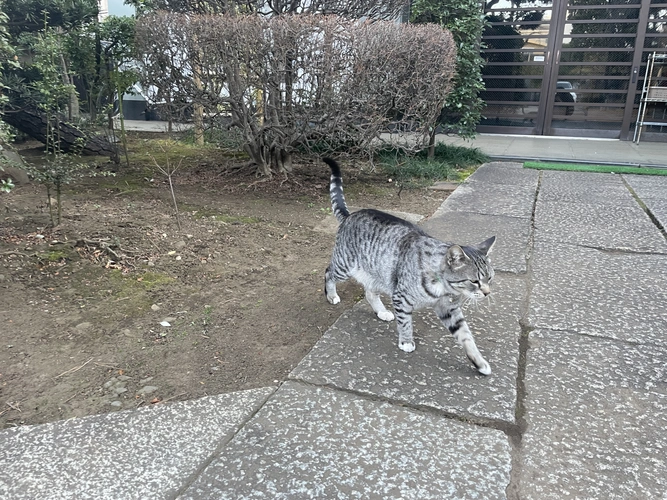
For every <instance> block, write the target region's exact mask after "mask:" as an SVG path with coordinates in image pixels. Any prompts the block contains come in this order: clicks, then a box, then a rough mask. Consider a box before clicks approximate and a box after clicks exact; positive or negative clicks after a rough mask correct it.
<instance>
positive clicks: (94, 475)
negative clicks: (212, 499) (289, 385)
mask: <svg viewBox="0 0 667 500" xmlns="http://www.w3.org/2000/svg"><path fill="white" fill-rule="evenodd" d="M274 391H275V388H264V389H253V390H248V391H240V392H234V393H230V394H222V395H219V396H210V397H204V398H201V399H197V400H193V401H185V402H178V403H172V404H164V405H161V406H152V407H150V408H142V409H139V410H134V411H122V412H115V413H110V414H106V415H98V416H92V417H85V418H81V419H71V420H64V421H60V422H54V423H50V424H44V425H36V426H25V427H18V428H15V429H10V430H5V431H1V432H0V498H7V499H9V498H11V499H13V500H15V499H23V498H25V499H33V500H34V499H38V498H39V499H41V498H49V499H76V500H80V499H88V498H89V499H95V500H99V499H113V500H116V499H119V498H123V499H134V498H136V499H145V498H172V497H173V496H174V495H175V494H176V493H177V492H178V490H179V489H180V488H182V487H183V486H184V485H185V484H186V481H187V480H188V478H189V477H190V476H191V475H192V474H194V473H195V472H196V470H197V468H198V467H200V466H201V465H202V464H203V463H204V462H205V461H206V460H207V459H208V458H209V457H210V456H211V455H212V454H213V453H214V452H215V450H216V449H217V447H218V446H219V445H220V444H221V443H223V442H224V441H225V440H228V439H231V437H232V435H233V434H234V432H236V431H237V429H238V428H239V427H240V425H241V424H242V423H243V422H244V421H245V420H247V419H248V418H249V417H250V416H251V415H252V414H253V413H254V412H255V411H256V410H257V409H258V408H259V407H260V406H261V404H262V403H264V401H265V400H266V399H267V398H268V397H269V395H270V394H271V393H273V392H274Z"/></svg>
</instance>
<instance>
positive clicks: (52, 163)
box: [25, 151, 115, 226]
mask: <svg viewBox="0 0 667 500" xmlns="http://www.w3.org/2000/svg"><path fill="white" fill-rule="evenodd" d="M25 170H26V172H27V174H28V175H29V176H30V177H32V178H33V179H34V180H35V181H36V182H38V183H39V184H42V185H43V186H44V187H45V188H46V198H47V205H48V207H49V216H50V218H51V225H52V226H57V225H59V224H60V222H61V220H62V190H63V186H64V185H66V184H71V183H73V182H75V181H77V180H79V179H82V178H85V177H95V176H98V175H103V176H113V175H115V174H114V173H113V172H107V171H97V170H95V169H94V168H93V167H91V165H89V164H87V163H84V162H82V161H81V158H80V156H79V155H75V154H72V153H68V154H66V153H62V152H60V151H57V152H55V153H53V154H50V155H46V157H45V159H44V162H43V163H42V164H41V165H38V164H26V166H25ZM53 193H55V195H56V207H57V212H56V213H55V216H54V211H53V203H52V197H51V195H52V194H53Z"/></svg>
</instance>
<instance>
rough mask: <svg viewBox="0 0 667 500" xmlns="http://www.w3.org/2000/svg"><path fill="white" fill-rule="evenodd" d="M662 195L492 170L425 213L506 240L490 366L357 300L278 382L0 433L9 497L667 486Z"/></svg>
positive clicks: (626, 494)
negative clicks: (409, 331)
mask: <svg viewBox="0 0 667 500" xmlns="http://www.w3.org/2000/svg"><path fill="white" fill-rule="evenodd" d="M665 200H667V177H653V176H631V175H623V176H620V175H613V174H584V173H572V172H553V171H549V172H547V171H545V172H538V171H535V170H527V169H523V168H521V165H520V164H516V163H515V164H513V163H490V164H487V165H485V166H483V167H481V168H480V169H479V170H478V171H477V172H476V173H475V174H474V175H473V176H472V177H471V178H470V179H469V180H468V181H467V182H465V183H464V184H462V185H461V186H459V188H458V189H457V190H456V191H455V192H454V193H453V194H452V195H451V196H450V197H449V198H448V199H447V201H446V202H445V203H444V204H443V206H442V207H441V208H440V210H438V212H437V213H436V214H434V215H433V216H432V217H431V218H429V219H428V220H427V221H425V222H423V223H422V225H423V227H425V228H426V230H427V231H429V232H431V233H432V234H433V235H435V236H437V237H440V238H441V239H443V240H446V241H456V242H460V243H464V244H466V243H475V242H479V241H481V240H483V239H485V238H487V237H489V236H491V235H494V234H495V235H497V237H498V241H497V245H496V248H494V252H493V262H494V265H495V268H496V270H497V274H496V276H497V283H496V284H495V285H494V291H493V294H492V296H493V300H492V301H490V302H489V303H487V304H486V305H484V306H482V307H479V308H478V309H474V310H471V311H468V312H467V316H468V318H469V323H470V325H471V329H472V330H473V332H474V334H475V336H476V339H477V341H478V345H479V347H480V350H481V351H482V353H483V354H484V355H485V357H486V358H487V360H488V361H489V362H490V363H491V366H492V368H493V370H494V371H493V374H492V375H491V376H490V377H483V376H481V375H478V374H477V373H476V372H475V370H473V368H472V366H471V365H470V364H469V363H468V362H467V360H466V359H465V356H464V355H463V353H462V350H461V349H460V348H459V347H457V346H455V345H454V343H453V341H452V339H451V338H449V336H448V335H446V334H444V332H443V328H442V327H441V326H440V325H439V324H438V321H437V318H435V315H434V314H433V313H432V312H427V311H424V312H423V313H421V314H417V315H416V339H417V349H416V351H415V352H413V353H411V354H406V353H404V352H402V351H400V350H398V349H397V347H396V333H395V326H394V325H393V324H387V323H383V322H381V321H379V320H378V319H376V318H375V316H374V315H373V314H372V313H371V310H370V308H369V307H368V306H367V304H365V303H359V304H357V305H356V306H354V308H352V309H351V310H349V311H348V312H346V313H344V314H343V315H342V316H341V318H340V319H339V320H338V321H337V322H336V324H335V325H334V326H333V327H332V328H331V329H329V330H328V331H327V332H326V333H325V334H324V336H323V337H322V339H321V340H320V341H319V342H318V343H317V344H316V346H315V347H314V349H313V350H312V351H311V352H310V354H308V355H307V356H306V357H305V358H304V359H303V361H302V362H301V363H300V364H299V365H298V366H297V367H296V368H295V369H294V370H293V372H292V373H291V374H290V375H289V377H288V380H287V381H286V382H285V383H283V384H281V385H280V386H279V387H271V388H265V389H256V390H252V391H244V392H240V393H232V394H225V395H220V396H215V397H210V398H204V399H201V400H195V401H188V402H180V403H174V404H171V405H165V406H163V407H160V408H146V409H140V410H136V411H126V412H118V413H113V414H108V415H101V416H95V417H88V418H82V419H77V420H68V421H63V422H55V423H51V424H46V425H40V426H32V427H22V428H17V429H11V430H7V431H2V432H0V498H3V499H4V498H8V499H20V498H26V499H28V498H30V499H33V498H40V499H41V498H58V499H60V498H71V499H81V498H91V499H93V498H94V499H101V498H110V499H119V498H123V499H125V498H137V499H140V498H142V499H143V498H184V499H210V498H229V499H238V498H267V499H280V498H284V499H293V498H296V499H302V498H304V499H305V498H322V499H330V498H340V499H348V498H359V499H367V498H379V499H384V498H405V499H420V500H421V499H449V498H462V499H468V498H483V499H496V498H511V499H518V498H521V499H535V500H543V499H562V498H580V499H634V498H637V499H640V498H641V499H660V498H667V494H666V493H665V492H667V431H666V429H667V307H666V304H667V235H666V234H665V231H664V228H665V227H667V201H665ZM323 300H324V299H323Z"/></svg>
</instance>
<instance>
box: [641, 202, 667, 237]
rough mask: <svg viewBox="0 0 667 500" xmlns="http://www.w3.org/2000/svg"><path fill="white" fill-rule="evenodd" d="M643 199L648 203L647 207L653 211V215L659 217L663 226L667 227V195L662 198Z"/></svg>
mask: <svg viewBox="0 0 667 500" xmlns="http://www.w3.org/2000/svg"><path fill="white" fill-rule="evenodd" d="M642 201H643V202H644V204H645V205H646V208H648V209H649V210H650V211H651V213H652V214H653V217H655V218H656V219H658V222H659V223H660V225H661V226H662V228H663V229H667V195H665V198H662V199H657V198H647V199H644V200H642Z"/></svg>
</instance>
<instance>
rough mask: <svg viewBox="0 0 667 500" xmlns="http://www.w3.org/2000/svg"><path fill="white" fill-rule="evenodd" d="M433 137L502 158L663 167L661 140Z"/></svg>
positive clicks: (665, 149) (666, 158)
mask: <svg viewBox="0 0 667 500" xmlns="http://www.w3.org/2000/svg"><path fill="white" fill-rule="evenodd" d="M436 141H437V142H444V143H445V144H453V145H455V146H466V147H476V148H479V149H480V150H482V151H483V152H484V153H486V154H487V155H489V156H490V157H491V158H493V159H496V160H504V161H511V160H542V161H567V162H570V163H601V164H605V163H608V164H612V165H634V166H658V167H667V144H666V143H665V142H641V143H639V144H635V143H633V142H630V141H619V140H618V139H594V138H590V137H581V138H576V137H553V136H542V135H503V134H478V135H477V136H476V137H475V138H474V139H472V140H463V139H461V138H460V137H458V136H452V135H438V136H436Z"/></svg>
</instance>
